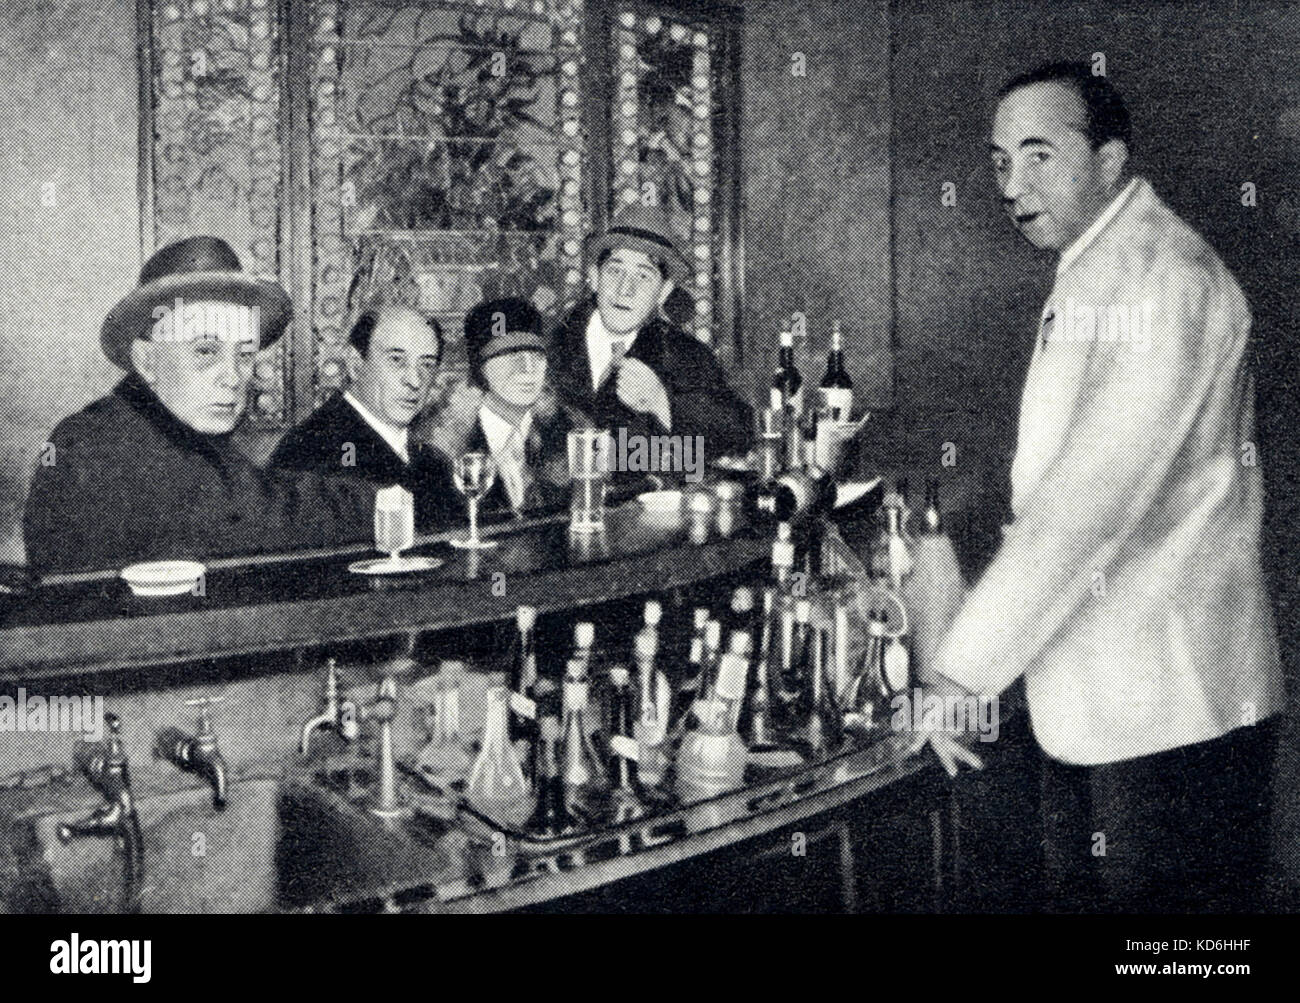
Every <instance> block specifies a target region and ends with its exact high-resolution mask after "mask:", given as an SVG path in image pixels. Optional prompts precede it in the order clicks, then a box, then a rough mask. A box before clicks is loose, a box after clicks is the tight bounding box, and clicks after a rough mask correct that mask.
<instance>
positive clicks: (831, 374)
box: [817, 320, 853, 422]
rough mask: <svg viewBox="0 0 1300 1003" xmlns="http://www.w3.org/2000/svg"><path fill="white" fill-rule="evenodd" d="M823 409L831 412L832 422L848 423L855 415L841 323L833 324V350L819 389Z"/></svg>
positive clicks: (828, 357) (851, 382)
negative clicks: (845, 362)
mask: <svg viewBox="0 0 1300 1003" xmlns="http://www.w3.org/2000/svg"><path fill="white" fill-rule="evenodd" d="M817 394H818V396H819V397H820V398H821V404H822V407H824V408H826V409H827V410H828V411H829V412H830V418H831V421H834V422H846V421H848V420H849V416H850V415H851V414H852V413H853V380H852V379H851V378H850V377H849V373H848V370H846V369H845V368H844V340H843V336H842V335H841V334H840V322H839V321H838V320H837V321H835V322H834V323H833V324H831V350H830V354H829V355H828V356H827V359H826V375H825V376H823V377H822V381H821V383H820V385H818V387H817Z"/></svg>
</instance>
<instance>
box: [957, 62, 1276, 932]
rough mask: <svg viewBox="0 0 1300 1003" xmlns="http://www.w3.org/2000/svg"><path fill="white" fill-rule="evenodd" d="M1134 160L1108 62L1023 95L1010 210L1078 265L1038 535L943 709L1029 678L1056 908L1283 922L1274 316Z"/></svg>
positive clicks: (1067, 73)
mask: <svg viewBox="0 0 1300 1003" xmlns="http://www.w3.org/2000/svg"><path fill="white" fill-rule="evenodd" d="M1130 147H1131V138H1130V129H1129V120H1128V112H1127V110H1126V109H1125V107H1124V103H1123V100H1122V99H1121V98H1120V96H1119V95H1118V93H1117V92H1116V91H1115V90H1114V88H1113V87H1112V86H1111V85H1110V83H1109V81H1107V80H1106V79H1105V77H1097V76H1093V75H1092V73H1091V72H1090V68H1089V67H1088V66H1087V65H1084V64H1053V65H1051V66H1047V67H1043V68H1041V69H1040V70H1036V71H1033V72H1031V73H1028V74H1025V75H1023V76H1021V77H1018V78H1016V79H1015V80H1013V81H1011V83H1009V84H1008V85H1007V86H1006V87H1005V88H1004V89H1003V91H1002V93H1001V96H1000V103H999V105H998V108H997V112H996V115H995V118H994V122H993V132H992V137H991V152H992V156H993V166H994V171H995V174H996V177H997V181H998V184H999V187H1000V188H1001V191H1002V196H1003V204H1004V206H1005V208H1006V211H1007V213H1008V214H1009V215H1010V217H1011V219H1012V221H1013V223H1014V225H1015V226H1016V228H1017V229H1018V230H1019V231H1020V233H1021V234H1022V235H1023V236H1024V237H1025V238H1026V239H1027V240H1029V241H1030V243H1032V244H1033V245H1034V246H1036V247H1039V248H1051V249H1054V250H1057V251H1059V252H1060V254H1061V257H1060V262H1059V265H1058V268H1057V275H1056V286H1055V289H1054V290H1053V292H1052V295H1051V297H1050V298H1049V300H1048V303H1047V305H1046V307H1045V308H1044V310H1043V315H1042V321H1041V323H1040V327H1039V331H1038V338H1037V344H1036V347H1035V350H1034V356H1033V361H1032V363H1031V365H1030V369H1029V374H1028V378H1027V380H1026V384H1025V390H1024V396H1023V398H1022V401H1021V411H1020V424H1019V438H1018V443H1017V448H1016V456H1015V461H1014V464H1013V466H1012V509H1013V512H1014V521H1013V524H1012V525H1010V526H1008V527H1007V529H1006V531H1005V534H1004V539H1003V543H1002V545H1001V547H1000V548H999V550H998V552H997V554H996V556H995V558H994V560H993V562H992V564H991V565H990V567H989V568H988V570H987V571H986V572H985V574H984V576H983V577H982V578H981V579H980V581H979V582H978V584H977V585H976V586H975V588H974V589H973V591H972V592H971V594H970V596H969V597H968V600H967V602H966V603H965V605H964V606H963V607H962V609H961V611H960V612H959V614H958V615H957V618H956V620H955V622H954V624H953V626H952V629H951V631H950V632H949V634H948V635H947V636H946V638H945V640H944V643H943V645H942V648H941V650H940V653H939V655H938V657H937V661H936V665H935V667H936V669H937V671H938V672H939V674H940V676H941V677H942V678H941V679H940V681H939V683H940V688H941V689H944V688H951V689H952V690H953V691H954V692H959V691H958V690H957V687H958V686H959V687H961V688H964V690H966V691H970V692H974V693H977V694H981V695H986V696H990V695H994V694H997V693H1000V692H1001V691H1003V690H1004V689H1006V688H1007V687H1008V686H1009V685H1010V684H1011V683H1012V682H1013V681H1014V680H1016V679H1017V678H1018V677H1019V676H1021V675H1023V676H1024V677H1025V688H1026V693H1027V696H1028V702H1029V711H1030V719H1031V722H1032V726H1033V730H1034V735H1035V737H1036V738H1037V740H1038V743H1039V745H1040V746H1041V747H1042V749H1043V751H1044V752H1045V753H1046V757H1047V758H1046V767H1045V775H1044V787H1043V798H1044V802H1043V814H1044V821H1045V825H1046V834H1045V835H1046V839H1045V846H1046V853H1047V859H1046V885H1047V887H1046V891H1047V893H1048V896H1049V907H1054V908H1059V909H1063V910H1068V911H1079V910H1087V909H1092V908H1099V909H1103V910H1114V911H1153V912H1166V911H1168V912H1182V911H1197V910H1211V911H1220V910H1222V911H1231V910H1238V909H1241V910H1258V909H1260V908H1261V904H1260V901H1259V899H1260V897H1261V896H1262V879H1263V875H1264V874H1265V873H1266V867H1267V859H1268V858H1267V847H1268V841H1267V821H1268V800H1269V781H1270V777H1271V759H1272V754H1273V745H1274V742H1275V735H1274V730H1273V729H1274V722H1272V721H1267V719H1268V718H1270V716H1272V715H1275V714H1276V713H1278V712H1279V711H1280V710H1281V708H1282V705H1283V685H1282V677H1281V670H1280V667H1279V659H1278V649H1277V635H1276V630H1275V627H1274V623H1273V618H1272V612H1271V609H1270V606H1269V601H1268V598H1267V595H1266V593H1265V589H1264V585H1263V576H1262V572H1261V566H1260V552H1259V548H1260V522H1261V511H1262V506H1263V485H1262V479H1261V471H1260V467H1259V463H1258V457H1257V455H1256V452H1255V433H1254V402H1253V382H1252V379H1251V377H1250V375H1249V373H1248V371H1247V366H1246V348H1247V338H1248V335H1249V331H1250V322H1251V318H1250V311H1249V309H1248V307H1247V305H1246V301H1245V299H1244V297H1243V296H1242V293H1241V289H1240V288H1239V287H1238V285H1237V282H1236V281H1235V280H1234V278H1233V276H1232V275H1231V274H1230V273H1229V272H1228V270H1227V269H1226V268H1225V267H1224V265H1223V262H1222V261H1221V260H1220V259H1219V257H1218V256H1217V255H1216V254H1215V252H1214V251H1213V250H1212V249H1211V248H1210V247H1209V246H1208V245H1207V244H1206V243H1205V241H1204V240H1202V239H1201V237H1200V236H1199V234H1197V233H1196V232H1195V231H1194V230H1193V229H1192V228H1191V227H1189V226H1188V225H1187V224H1186V223H1184V222H1183V221H1182V220H1181V219H1179V217H1178V216H1177V215H1175V214H1174V213H1173V211H1172V210H1170V209H1169V207H1168V206H1166V205H1165V204H1164V202H1162V201H1161V200H1160V198H1159V197H1158V196H1157V195H1156V194H1155V192H1154V191H1153V190H1152V188H1151V185H1150V184H1149V183H1148V182H1147V181H1146V180H1144V179H1142V178H1130V177H1128V176H1127V174H1126V162H1127V159H1128V154H1129V149H1130ZM953 684H955V685H953ZM945 747H946V750H947V751H945ZM936 748H937V749H938V750H939V751H940V753H941V756H943V757H944V758H945V760H946V762H945V765H948V766H949V767H950V768H955V767H954V766H953V764H952V762H951V746H948V745H946V743H943V742H936Z"/></svg>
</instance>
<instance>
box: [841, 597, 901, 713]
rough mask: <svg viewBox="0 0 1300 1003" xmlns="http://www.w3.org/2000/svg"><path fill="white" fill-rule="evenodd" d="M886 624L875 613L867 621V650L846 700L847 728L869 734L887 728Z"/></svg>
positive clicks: (888, 708)
mask: <svg viewBox="0 0 1300 1003" xmlns="http://www.w3.org/2000/svg"><path fill="white" fill-rule="evenodd" d="M887 642H888V639H887V637H886V636H885V624H884V621H882V620H880V619H879V618H878V617H876V616H875V615H874V614H873V615H872V616H871V618H870V619H869V620H868V621H867V650H866V652H865V653H864V654H863V656H862V662H861V667H860V668H859V670H858V672H857V674H856V675H855V676H854V679H853V682H852V684H851V686H850V689H849V692H848V694H847V696H846V699H845V708H846V712H845V715H844V724H845V727H847V728H849V729H851V730H853V731H855V732H859V733H869V732H871V731H873V730H877V729H879V728H882V727H884V726H885V724H886V723H887V721H888V715H889V711H890V706H889V700H890V692H889V684H888V682H887V673H886V669H885V648H886V645H887Z"/></svg>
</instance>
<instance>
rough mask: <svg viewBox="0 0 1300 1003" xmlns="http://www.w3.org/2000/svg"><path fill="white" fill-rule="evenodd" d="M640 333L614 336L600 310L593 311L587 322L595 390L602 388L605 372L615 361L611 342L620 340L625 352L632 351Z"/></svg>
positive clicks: (592, 383) (588, 355) (592, 379)
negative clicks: (601, 382) (615, 339)
mask: <svg viewBox="0 0 1300 1003" xmlns="http://www.w3.org/2000/svg"><path fill="white" fill-rule="evenodd" d="M638 333H640V332H639V330H637V331H629V332H628V333H627V334H618V335H616V334H612V333H611V332H610V330H609V328H607V327H606V326H605V322H604V321H603V320H601V317H600V308H599V307H597V308H596V309H595V310H592V311H591V319H590V320H589V321H587V358H588V360H589V361H590V362H591V385H592V387H593V388H596V387H599V386H600V381H601V380H602V379H603V378H604V376H605V371H606V370H607V369H609V364H610V362H612V361H613V359H614V348H613V345H611V344H610V340H611V339H612V338H618V339H619V340H620V341H622V342H623V343H624V350H625V351H630V350H631V348H632V343H633V342H635V341H636V336H637V334H638Z"/></svg>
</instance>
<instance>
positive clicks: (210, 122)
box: [146, 0, 290, 427]
mask: <svg viewBox="0 0 1300 1003" xmlns="http://www.w3.org/2000/svg"><path fill="white" fill-rule="evenodd" d="M278 16H279V14H278V10H277V7H276V5H275V4H274V3H273V2H271V0H193V2H190V3H154V4H153V5H152V11H151V20H150V30H151V31H152V33H153V37H152V39H151V47H150V52H151V59H152V69H153V72H152V74H151V80H150V91H151V94H150V98H151V101H152V107H151V108H150V109H149V111H151V113H152V115H151V118H152V124H153V132H154V142H153V144H152V148H151V149H150V150H149V151H148V154H147V156H146V163H147V167H148V169H149V170H150V171H151V181H152V184H151V185H150V186H149V187H150V189H151V192H152V199H153V213H152V219H153V234H152V236H153V243H154V246H155V247H161V246H163V245H165V244H169V243H171V242H172V241H175V240H179V239H181V238H184V237H190V236H195V235H198V234H213V235H215V236H218V237H222V238H223V239H225V240H226V241H228V242H229V243H230V245H231V246H232V247H233V248H234V249H235V252H236V253H237V254H238V255H239V258H240V261H241V262H242V263H243V266H244V270H245V271H247V272H251V273H252V274H254V275H257V276H259V277H261V278H266V279H271V280H276V281H280V280H281V279H282V276H281V271H280V269H281V257H282V255H281V242H280V234H281V206H282V204H283V198H282V192H283V177H282V157H281V149H280V133H279V129H280V115H281V107H282V100H283V92H282V79H283V72H282V71H283V67H282V59H281V55H280V53H281V44H280V43H281V38H280V31H281V29H280V26H279V23H278ZM289 340H290V339H288V338H284V339H281V341H280V342H279V343H278V344H277V345H276V347H275V348H273V349H270V350H268V351H266V352H264V353H263V355H262V357H261V358H260V359H259V360H258V362H257V365H256V369H255V374H254V378H255V381H256V383H255V386H254V391H253V394H252V398H251V399H252V408H251V414H250V418H251V420H252V421H253V422H254V423H256V424H259V425H262V426H263V427H269V426H275V425H278V424H281V423H283V422H284V421H285V419H286V411H285V394H284V386H285V377H286V367H287V366H288V365H290V357H289V349H288V347H287V346H288V344H289Z"/></svg>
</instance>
